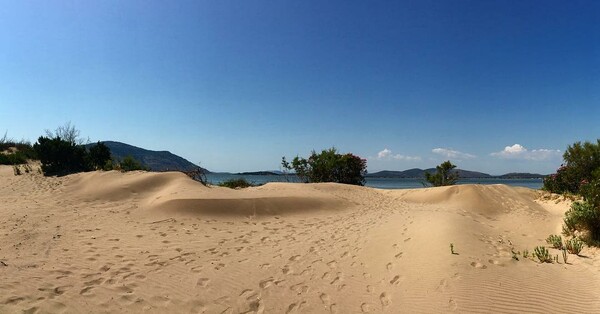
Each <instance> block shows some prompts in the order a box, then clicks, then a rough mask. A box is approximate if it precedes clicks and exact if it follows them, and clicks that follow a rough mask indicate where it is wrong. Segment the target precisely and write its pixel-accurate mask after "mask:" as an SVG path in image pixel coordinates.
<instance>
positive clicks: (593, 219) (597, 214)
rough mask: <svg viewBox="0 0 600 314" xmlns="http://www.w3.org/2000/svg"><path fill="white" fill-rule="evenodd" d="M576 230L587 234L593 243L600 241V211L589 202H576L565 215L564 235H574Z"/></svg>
mask: <svg viewBox="0 0 600 314" xmlns="http://www.w3.org/2000/svg"><path fill="white" fill-rule="evenodd" d="M576 230H580V231H585V232H587V238H588V239H589V240H591V241H599V240H600V210H598V208H597V207H595V206H594V205H592V204H591V203H588V202H575V203H573V204H572V205H571V208H569V210H567V212H566V213H565V218H564V219H563V233H565V235H574V234H575V231H576Z"/></svg>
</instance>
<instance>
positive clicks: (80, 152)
mask: <svg viewBox="0 0 600 314" xmlns="http://www.w3.org/2000/svg"><path fill="white" fill-rule="evenodd" d="M33 148H34V149H35V151H36V154H37V156H38V157H39V158H40V161H41V163H42V171H43V172H44V174H45V175H54V174H56V175H65V174H69V173H75V172H81V171H86V170H88V169H89V168H88V165H87V163H86V154H87V152H86V150H85V148H84V147H83V146H79V145H76V144H74V143H72V142H69V141H65V140H63V139H61V138H60V137H54V138H48V137H45V136H40V138H39V139H38V141H37V143H35V144H34V145H33Z"/></svg>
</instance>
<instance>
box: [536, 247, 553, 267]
mask: <svg viewBox="0 0 600 314" xmlns="http://www.w3.org/2000/svg"><path fill="white" fill-rule="evenodd" d="M533 255H534V256H535V257H537V259H538V260H539V261H540V263H552V257H551V256H550V253H549V252H548V249H546V248H545V247H543V246H538V247H536V248H535V249H534V251H533Z"/></svg>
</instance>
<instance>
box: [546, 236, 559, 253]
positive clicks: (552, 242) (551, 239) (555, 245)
mask: <svg viewBox="0 0 600 314" xmlns="http://www.w3.org/2000/svg"><path fill="white" fill-rule="evenodd" d="M546 243H548V244H550V245H552V247H553V248H555V249H559V250H562V248H563V241H562V237H561V236H559V235H556V234H551V235H550V236H548V238H547V239H546Z"/></svg>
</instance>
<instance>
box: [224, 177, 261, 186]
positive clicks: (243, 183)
mask: <svg viewBox="0 0 600 314" xmlns="http://www.w3.org/2000/svg"><path fill="white" fill-rule="evenodd" d="M218 185H219V186H222V187H226V188H230V189H243V188H249V187H251V186H255V184H253V183H251V182H248V181H247V180H246V179H244V178H239V179H230V180H226V181H223V182H221V183H219V184H218Z"/></svg>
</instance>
